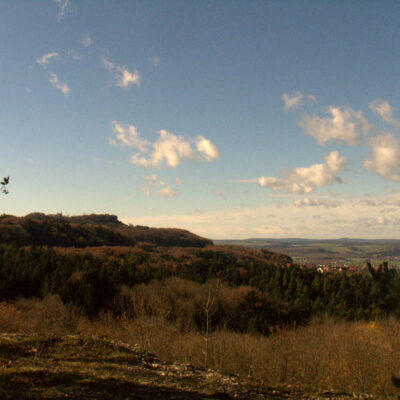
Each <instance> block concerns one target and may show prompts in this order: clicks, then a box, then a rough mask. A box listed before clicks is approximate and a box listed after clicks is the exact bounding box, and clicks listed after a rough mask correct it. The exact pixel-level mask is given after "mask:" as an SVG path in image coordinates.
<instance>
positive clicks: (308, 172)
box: [242, 151, 348, 193]
mask: <svg viewBox="0 0 400 400" xmlns="http://www.w3.org/2000/svg"><path fill="white" fill-rule="evenodd" d="M325 161H326V162H325V163H321V164H313V165H311V166H309V167H299V168H295V169H294V170H293V171H292V172H289V173H285V174H282V175H283V176H282V177H281V178H276V177H266V176H260V177H259V178H257V179H249V180H244V181H242V182H257V183H258V184H259V185H260V186H263V187H269V188H270V189H271V190H274V191H282V192H288V193H311V192H313V191H314V190H315V188H317V187H323V186H327V185H332V184H333V183H335V182H338V183H340V182H342V180H341V178H340V177H339V176H338V175H337V174H338V173H339V172H341V171H342V170H343V168H344V166H345V165H346V164H347V163H348V160H347V159H346V158H344V157H342V156H340V155H339V153H338V152H337V151H332V152H331V153H330V154H329V155H327V156H326V157H325Z"/></svg>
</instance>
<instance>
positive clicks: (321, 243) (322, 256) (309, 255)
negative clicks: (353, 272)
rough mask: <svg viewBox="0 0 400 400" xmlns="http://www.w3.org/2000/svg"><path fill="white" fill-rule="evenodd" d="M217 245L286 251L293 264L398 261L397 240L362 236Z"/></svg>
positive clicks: (359, 264) (396, 262) (254, 241)
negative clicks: (368, 238) (371, 238)
mask: <svg viewBox="0 0 400 400" xmlns="http://www.w3.org/2000/svg"><path fill="white" fill-rule="evenodd" d="M215 243H217V244H226V245H240V246H245V247H250V248H255V249H260V248H265V249H269V250H272V251H276V252H279V253H283V254H287V255H289V256H290V257H292V258H293V260H294V261H295V262H296V263H304V264H333V263H336V262H339V263H346V264H349V265H354V266H361V265H364V264H365V262H366V261H367V260H369V261H370V262H372V263H373V264H380V263H382V261H389V262H390V264H391V265H392V266H397V265H398V264H400V240H365V239H336V240H313V239H245V240H215Z"/></svg>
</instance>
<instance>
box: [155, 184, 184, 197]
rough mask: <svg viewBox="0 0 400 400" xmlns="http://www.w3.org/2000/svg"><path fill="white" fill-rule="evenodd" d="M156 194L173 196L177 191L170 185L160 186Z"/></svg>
mask: <svg viewBox="0 0 400 400" xmlns="http://www.w3.org/2000/svg"><path fill="white" fill-rule="evenodd" d="M157 194H158V195H159V196H161V197H175V196H177V195H178V194H179V191H178V190H176V189H172V188H171V187H170V186H164V187H162V188H161V189H160V190H159V191H158V192H157Z"/></svg>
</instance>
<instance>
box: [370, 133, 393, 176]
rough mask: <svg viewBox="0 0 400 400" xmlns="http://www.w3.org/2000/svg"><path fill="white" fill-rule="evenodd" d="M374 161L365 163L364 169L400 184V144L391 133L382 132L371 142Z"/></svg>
mask: <svg viewBox="0 0 400 400" xmlns="http://www.w3.org/2000/svg"><path fill="white" fill-rule="evenodd" d="M369 145H370V146H371V149H372V159H370V160H365V161H364V167H365V168H366V169H367V170H369V171H373V172H375V173H377V174H378V175H380V176H382V177H383V178H387V179H389V180H392V181H395V182H400V143H399V139H397V138H396V137H394V136H393V135H392V134H391V133H387V132H382V133H381V134H380V135H379V136H376V137H374V138H372V139H370V141H369Z"/></svg>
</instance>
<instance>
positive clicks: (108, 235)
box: [0, 213, 212, 248]
mask: <svg viewBox="0 0 400 400" xmlns="http://www.w3.org/2000/svg"><path fill="white" fill-rule="evenodd" d="M0 242H1V243H7V244H17V245H20V246H26V245H46V246H60V247H79V248H84V247H88V246H132V245H134V244H135V243H137V242H148V243H152V244H154V245H157V246H181V247H204V246H207V245H210V244H212V241H211V240H208V239H204V238H201V237H199V236H197V235H194V234H193V233H191V232H188V231H186V230H183V229H167V228H149V227H145V226H139V225H137V226H133V225H125V224H123V223H122V222H121V221H119V220H118V218H117V217H116V216H115V215H109V214H90V215H81V216H71V217H68V216H64V215H62V214H54V215H46V214H42V213H32V214H28V215H26V216H25V217H15V216H13V215H2V216H0Z"/></svg>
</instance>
